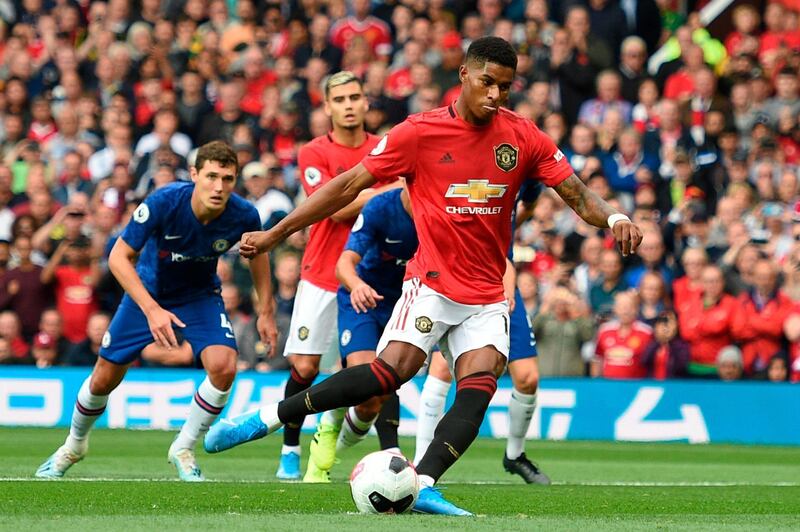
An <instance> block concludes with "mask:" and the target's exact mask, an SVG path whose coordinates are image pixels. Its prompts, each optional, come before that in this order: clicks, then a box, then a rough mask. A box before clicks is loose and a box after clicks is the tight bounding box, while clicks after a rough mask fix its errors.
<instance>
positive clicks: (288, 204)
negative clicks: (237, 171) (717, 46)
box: [242, 157, 294, 224]
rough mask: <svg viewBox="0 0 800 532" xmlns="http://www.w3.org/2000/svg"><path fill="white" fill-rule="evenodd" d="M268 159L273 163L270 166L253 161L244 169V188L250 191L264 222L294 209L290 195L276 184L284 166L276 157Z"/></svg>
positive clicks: (251, 199)
mask: <svg viewBox="0 0 800 532" xmlns="http://www.w3.org/2000/svg"><path fill="white" fill-rule="evenodd" d="M264 159H267V158H266V157H262V161H263V160H264ZM267 160H268V162H271V164H272V165H271V166H269V167H268V166H267V165H266V164H264V163H263V162H261V161H253V162H251V163H248V164H247V165H246V166H245V167H244V168H243V169H242V179H243V182H244V188H245V189H246V190H247V193H248V195H247V199H249V200H250V201H252V202H253V203H254V204H255V206H256V209H258V214H259V216H261V223H262V224H265V223H266V222H267V220H269V219H270V217H272V216H274V215H282V216H286V215H287V214H289V213H290V212H292V210H293V209H294V205H293V204H292V200H291V199H289V196H288V195H287V194H286V193H285V192H283V191H282V190H280V189H279V188H277V187H276V186H275V185H276V181H277V179H278V177H277V176H280V175H281V174H282V173H283V168H281V167H280V166H279V164H278V160H277V159H275V158H274V157H270V158H269V159H267Z"/></svg>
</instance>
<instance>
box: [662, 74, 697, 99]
mask: <svg viewBox="0 0 800 532" xmlns="http://www.w3.org/2000/svg"><path fill="white" fill-rule="evenodd" d="M693 92H694V78H693V77H692V75H691V74H690V73H689V72H687V71H686V70H683V69H681V70H678V71H677V72H675V73H674V74H672V75H671V76H670V77H668V78H667V82H666V83H665V84H664V98H669V99H670V100H683V99H685V98H688V97H690V96H691V95H692V93H693Z"/></svg>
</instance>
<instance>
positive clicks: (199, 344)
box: [100, 294, 236, 365]
mask: <svg viewBox="0 0 800 532" xmlns="http://www.w3.org/2000/svg"><path fill="white" fill-rule="evenodd" d="M167 310H169V311H170V312H172V313H173V314H175V315H176V316H178V318H179V319H180V320H181V321H182V322H183V323H184V324H186V327H181V328H179V327H176V326H175V325H173V327H174V328H176V329H178V330H180V332H181V334H182V335H183V337H184V338H185V339H186V341H187V342H189V344H190V345H191V346H192V352H193V353H194V358H195V362H196V363H197V362H199V359H200V354H201V353H202V352H203V350H204V349H205V348H206V347H208V346H211V345H224V346H226V347H230V348H232V349H236V339H235V338H234V336H233V326H232V325H231V322H230V320H229V319H228V314H227V313H226V312H225V306H224V305H223V304H222V298H221V297H220V296H218V295H213V296H209V297H206V298H203V299H198V300H195V301H192V302H190V303H186V304H184V305H179V306H176V307H169V308H167ZM154 341H155V340H153V335H152V333H151V332H150V327H149V326H148V325H147V318H145V316H144V313H143V312H142V310H141V309H140V308H139V305H137V304H136V303H135V302H134V301H133V299H131V298H130V297H129V296H128V295H127V294H126V295H125V296H124V297H123V298H122V303H120V305H119V307H117V312H115V313H114V317H113V318H112V319H111V324H110V325H109V326H108V331H107V332H106V334H105V336H103V344H102V346H101V347H100V356H101V357H103V358H104V359H106V360H108V361H109V362H113V363H114V364H122V365H124V364H129V363H131V362H133V361H134V360H136V358H137V357H139V355H140V354H141V352H142V349H144V348H145V347H147V346H148V345H149V344H151V343H153V342H154ZM198 365H199V364H198Z"/></svg>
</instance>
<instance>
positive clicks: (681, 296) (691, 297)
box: [672, 275, 703, 314]
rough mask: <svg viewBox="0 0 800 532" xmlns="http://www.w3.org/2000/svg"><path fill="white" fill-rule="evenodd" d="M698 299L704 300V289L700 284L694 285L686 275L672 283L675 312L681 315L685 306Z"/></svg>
mask: <svg viewBox="0 0 800 532" xmlns="http://www.w3.org/2000/svg"><path fill="white" fill-rule="evenodd" d="M697 299H703V287H702V286H700V284H699V283H698V285H697V286H694V285H692V283H691V282H690V281H689V278H688V277H686V276H685V275H684V276H683V277H681V278H679V279H675V280H674V281H673V282H672V306H673V307H674V308H675V312H677V313H678V314H680V313H681V312H683V307H684V306H685V305H687V304H690V303H692V302H693V301H695V300H697Z"/></svg>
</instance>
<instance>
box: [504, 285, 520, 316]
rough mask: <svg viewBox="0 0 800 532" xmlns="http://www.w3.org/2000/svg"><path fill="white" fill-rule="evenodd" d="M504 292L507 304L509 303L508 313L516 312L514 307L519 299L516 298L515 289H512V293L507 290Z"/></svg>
mask: <svg viewBox="0 0 800 532" xmlns="http://www.w3.org/2000/svg"><path fill="white" fill-rule="evenodd" d="M504 292H505V294H504V295H505V297H506V303H508V313H509V314H511V313H512V312H514V306H515V305H516V304H517V298H516V297H514V289H513V288H512V289H511V291H510V292H509V291H508V290H507V289H506V290H504Z"/></svg>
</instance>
